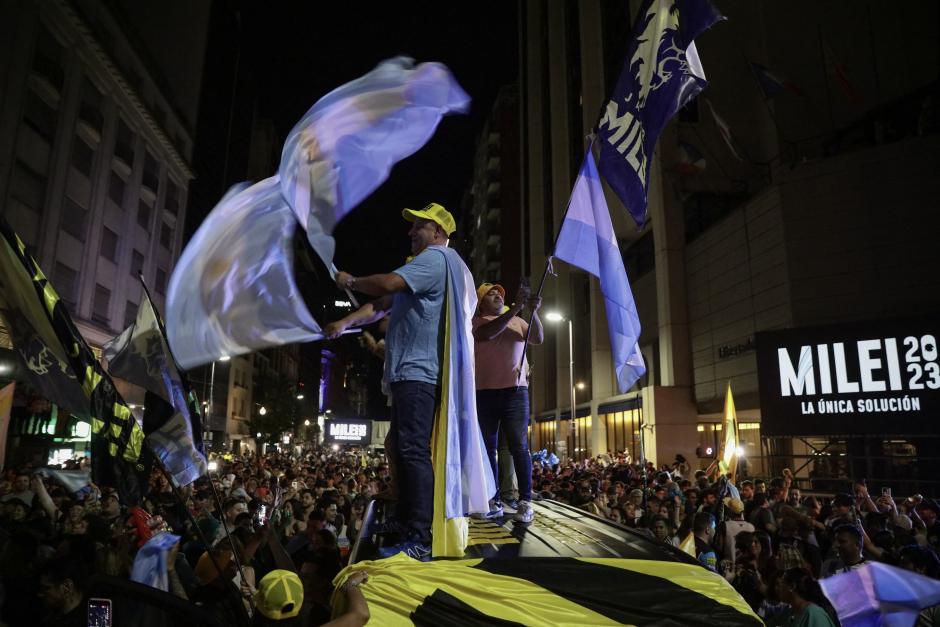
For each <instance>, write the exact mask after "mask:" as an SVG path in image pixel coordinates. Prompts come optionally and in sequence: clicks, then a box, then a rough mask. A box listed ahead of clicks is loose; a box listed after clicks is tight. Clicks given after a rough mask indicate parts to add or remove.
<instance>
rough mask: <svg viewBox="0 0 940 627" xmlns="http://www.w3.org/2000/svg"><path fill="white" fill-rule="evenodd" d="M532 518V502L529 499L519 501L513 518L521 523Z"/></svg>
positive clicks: (528, 521) (533, 512)
mask: <svg viewBox="0 0 940 627" xmlns="http://www.w3.org/2000/svg"><path fill="white" fill-rule="evenodd" d="M533 518H535V511H534V510H533V509H532V503H531V502H529V501H519V508H518V509H517V510H516V515H515V516H513V519H515V520H516V521H518V522H522V523H530V522H532V519H533Z"/></svg>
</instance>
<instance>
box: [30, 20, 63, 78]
mask: <svg viewBox="0 0 940 627" xmlns="http://www.w3.org/2000/svg"><path fill="white" fill-rule="evenodd" d="M62 57H63V49H62V46H61V45H59V42H58V41H56V39H55V37H53V36H52V34H51V33H49V31H47V30H46V29H45V28H42V27H40V29H39V36H38V37H37V38H36V49H35V51H34V52H33V73H34V74H36V75H37V76H40V77H42V78H44V79H45V80H46V81H47V82H48V83H49V84H50V85H52V86H53V87H55V89H56V91H57V92H61V91H62V83H63V82H65V64H64V63H63V60H62Z"/></svg>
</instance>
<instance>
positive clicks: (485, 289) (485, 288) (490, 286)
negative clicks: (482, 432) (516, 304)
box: [477, 283, 506, 301]
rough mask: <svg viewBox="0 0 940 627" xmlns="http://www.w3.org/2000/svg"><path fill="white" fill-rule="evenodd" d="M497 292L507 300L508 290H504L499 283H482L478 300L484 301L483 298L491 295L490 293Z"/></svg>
mask: <svg viewBox="0 0 940 627" xmlns="http://www.w3.org/2000/svg"><path fill="white" fill-rule="evenodd" d="M492 290H496V291H497V292H499V296H500V298H502V299H503V300H506V288H504V287H503V286H502V285H500V284H499V283H482V284H480V287H478V288H477V300H478V301H479V300H483V297H484V296H486V295H487V294H489V293H490V291H492Z"/></svg>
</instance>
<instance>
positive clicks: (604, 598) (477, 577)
mask: <svg viewBox="0 0 940 627" xmlns="http://www.w3.org/2000/svg"><path fill="white" fill-rule="evenodd" d="M358 571H363V572H368V574H369V582H368V584H366V585H364V586H362V587H361V588H360V590H361V591H362V594H363V595H364V596H365V598H366V601H367V603H368V604H369V613H370V616H371V618H370V621H371V622H374V623H375V624H377V625H405V624H408V625H410V624H416V625H434V626H435V627H458V626H463V625H683V626H684V627H731V626H745V625H749V626H754V627H757V626H758V625H763V623H762V622H761V620H760V619H759V618H758V616H757V615H756V614H755V613H754V611H753V610H752V609H751V608H750V606H749V605H748V604H747V602H746V601H745V600H744V599H743V598H742V597H741V595H739V594H738V593H737V591H735V589H734V588H732V587H731V584H730V583H728V582H727V581H726V580H725V579H724V577H721V576H719V575H717V574H715V573H709V572H706V571H705V570H704V569H702V568H701V567H700V566H698V565H697V564H691V563H681V562H678V561H658V560H655V559H623V558H616V557H610V558H573V557H542V558H539V557H524V556H522V555H520V556H518V557H512V558H508V559H507V558H492V559H457V560H435V561H431V562H418V561H416V560H413V559H411V558H409V557H407V556H406V555H404V554H402V553H399V554H398V555H395V556H394V557H390V558H387V559H383V560H377V561H361V562H357V563H355V564H352V565H350V566H348V567H347V568H346V569H345V570H343V571H342V572H340V573H339V575H337V577H336V579H335V583H336V584H337V586H336V589H337V593H336V595H335V596H334V597H333V608H334V610H333V611H334V615H339V614H341V613H342V612H343V611H344V610H345V609H346V608H345V604H346V602H347V601H346V596H345V595H344V594H342V592H341V590H342V584H343V583H344V582H345V581H346V580H347V578H349V576H350V575H352V574H353V573H355V572H358ZM402 582H407V585H402ZM494 599H496V600H494ZM506 599H511V600H512V601H506Z"/></svg>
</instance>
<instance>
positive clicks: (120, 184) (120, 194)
mask: <svg viewBox="0 0 940 627" xmlns="http://www.w3.org/2000/svg"><path fill="white" fill-rule="evenodd" d="M125 187H127V184H126V183H125V182H124V179H122V178H121V175H120V174H118V173H117V172H115V171H114V170H111V180H110V181H109V183H108V198H110V199H111V200H112V201H113V202H114V204H116V205H117V206H118V207H123V206H124V188H125Z"/></svg>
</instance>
